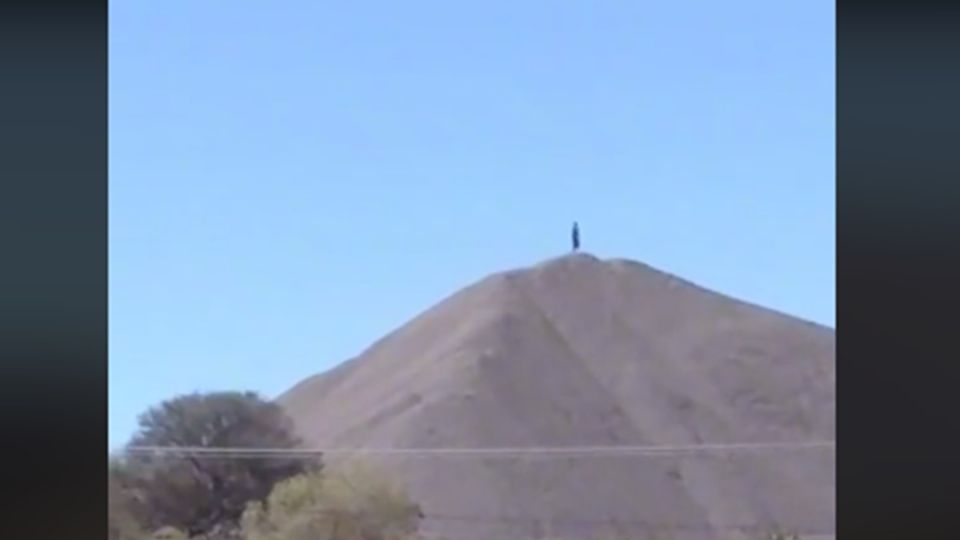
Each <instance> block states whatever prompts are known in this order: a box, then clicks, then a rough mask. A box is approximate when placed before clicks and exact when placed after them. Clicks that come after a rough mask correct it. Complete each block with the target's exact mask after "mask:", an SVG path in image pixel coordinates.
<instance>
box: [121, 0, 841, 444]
mask: <svg viewBox="0 0 960 540" xmlns="http://www.w3.org/2000/svg"><path fill="white" fill-rule="evenodd" d="M110 10H111V13H110V379H109V382H110V390H109V397H110V410H109V415H110V416H109V419H110V432H109V443H110V445H111V447H116V446H118V445H120V444H122V443H123V442H125V440H126V439H127V437H128V436H129V435H130V434H131V432H132V431H133V429H135V421H136V416H137V414H139V413H140V412H141V411H143V410H144V409H145V408H146V407H148V406H150V405H153V404H155V403H157V402H159V401H161V400H163V399H166V398H169V397H172V396H174V395H176V394H180V393H185V392H190V391H194V390H219V389H253V390H258V391H260V392H263V393H264V394H265V395H267V396H274V395H276V394H278V393H280V392H282V391H283V390H285V389H286V388H288V387H289V386H291V385H292V384H294V383H295V382H297V381H298V380H300V379H301V378H303V377H305V376H308V375H311V374H313V373H316V372H318V371H321V370H324V369H326V368H329V367H331V366H333V365H335V364H336V363H338V362H340V361H342V360H345V359H346V358H348V357H350V356H352V355H355V354H356V353H358V352H360V351H361V350H362V349H363V348H364V347H365V346H366V345H368V344H369V343H371V342H372V341H373V340H375V339H377V338H379V337H380V336H382V335H383V334H384V333H386V332H388V331H389V330H391V329H393V328H394V327H396V326H398V325H400V324H402V323H403V322H404V321H405V320H407V319H408V318H410V317H411V316H413V315H415V314H417V313H419V312H420V311H422V310H423V309H425V308H427V307H429V306H430V305H431V304H433V303H434V302H436V301H438V300H439V299H441V298H442V297H444V296H445V295H447V294H449V293H451V292H453V291H455V290H457V289H459V288H460V287H462V286H465V285H467V284H469V283H470V282H472V281H474V280H476V279H478V278H480V277H482V276H484V275H486V274H488V273H490V272H493V271H497V270H502V269H507V268H512V267H516V266H524V265H527V264H532V263H536V262H539V261H540V260H542V259H544V258H548V257H551V256H554V255H558V254H561V253H563V252H564V251H565V250H566V249H567V248H568V242H569V226H570V223H571V221H573V220H574V219H576V220H578V221H579V222H580V223H581V227H582V234H583V242H584V247H585V249H586V250H588V251H590V252H592V253H595V254H597V255H598V256H602V257H608V256H609V257H627V258H632V259H637V260H642V261H644V262H647V263H649V264H652V265H654V266H657V267H659V268H661V269H663V270H667V271H670V272H674V273H677V274H679V275H681V276H683V277H685V278H687V279H690V280H693V281H695V282H698V283H700V284H702V285H704V286H707V287H710V288H714V289H716V290H719V291H722V292H724V293H727V294H731V295H734V296H737V297H740V298H743V299H746V300H749V301H753V302H757V303H760V304H764V305H768V306H770V307H773V308H776V309H780V310H782V311H786V312H788V313H791V314H795V315H798V316H801V317H804V318H807V319H811V320H814V321H818V322H821V323H824V324H828V325H831V326H832V325H833V324H834V306H835V299H834V291H835V290H834V265H835V244H834V241H835V233H834V231H835V219H834V214H835V210H834V203H835V197H834V195H835V189H834V186H835V174H834V173H835V170H834V163H835V162H834V141H835V139H834V80H835V79H834V3H833V2H828V1H827V0H789V1H786V2H768V1H764V2H761V1H741V0H733V1H725V2H709V1H697V2H689V1H688V2H637V1H634V2H625V1H608V2H573V1H559V0H553V1H532V0H531V1H521V2H517V1H506V0H487V1H484V2H444V1H429V2H425V1H417V0H410V1H406V2H392V1H375V2H372V1H359V0H352V1H349V2H348V1H337V0H329V1H313V2H307V1H303V0H288V1H283V2H263V1H256V2H254V1H250V0H234V1H230V2H226V1H221V0H208V1H204V2H196V1H186V0H168V1H166V2H148V1H146V0H117V1H115V2H111V4H110Z"/></svg>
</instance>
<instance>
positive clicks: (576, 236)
mask: <svg viewBox="0 0 960 540" xmlns="http://www.w3.org/2000/svg"><path fill="white" fill-rule="evenodd" d="M572 237H573V238H572V240H573V250H574V251H577V250H579V249H580V226H579V225H578V224H577V222H576V221H574V222H573V234H572Z"/></svg>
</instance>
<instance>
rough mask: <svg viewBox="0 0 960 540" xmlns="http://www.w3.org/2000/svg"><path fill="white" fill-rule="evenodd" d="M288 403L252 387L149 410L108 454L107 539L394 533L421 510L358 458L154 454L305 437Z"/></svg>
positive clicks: (277, 444) (373, 537)
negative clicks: (116, 452) (122, 446)
mask: <svg viewBox="0 0 960 540" xmlns="http://www.w3.org/2000/svg"><path fill="white" fill-rule="evenodd" d="M299 442H300V441H299V440H298V439H297V438H296V437H295V436H294V435H293V428H292V423H291V422H290V420H289V418H287V416H286V415H285V414H284V412H283V411H282V409H281V408H280V407H279V406H278V405H276V404H274V403H271V402H268V401H265V400H263V399H261V398H260V397H259V396H257V395H256V394H253V393H240V392H220V393H210V394H191V395H187V396H181V397H178V398H175V399H171V400H169V401H165V402H163V403H161V404H160V405H158V406H156V407H153V408H151V409H149V410H148V411H147V412H145V413H144V414H143V415H141V417H140V420H139V431H138V432H137V434H136V435H134V436H133V437H132V438H131V440H130V441H129V443H128V444H127V452H125V454H124V455H123V457H120V458H114V459H112V460H111V462H110V467H109V474H108V497H109V512H108V523H109V540H301V539H302V540H324V539H329V540H395V539H401V538H404V539H409V538H412V537H413V535H414V534H415V533H416V531H417V528H418V526H419V522H420V519H421V518H422V514H421V512H420V508H419V506H418V505H417V504H415V503H414V502H413V501H412V500H411V499H410V498H409V496H408V495H407V494H406V493H405V492H404V490H403V489H402V488H401V487H400V486H399V485H397V484H395V483H392V482H390V481H389V480H388V479H387V476H386V475H385V474H384V473H383V472H380V471H376V470H375V469H373V468H370V467H364V466H361V465H359V464H357V463H352V464H351V463H349V462H347V463H343V464H341V465H339V466H338V467H336V468H335V469H334V470H332V471H327V470H325V468H324V467H322V466H321V464H320V462H319V461H316V462H308V461H305V460H303V459H297V458H291V457H286V458H278V457H263V458H261V457H259V456H256V457H253V458H251V457H250V456H244V457H243V459H236V457H235V456H226V457H225V456H223V455H222V454H213V455H204V454H200V453H195V454H194V455H184V454H174V455H162V454H161V455H150V454H143V453H140V452H134V451H133V450H134V449H137V448H139V449H141V450H142V449H143V448H145V447H163V448H169V447H181V448H182V447H191V448H194V447H197V448H281V449H292V448H296V447H297V446H298V445H299Z"/></svg>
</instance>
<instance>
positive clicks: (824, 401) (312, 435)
mask: <svg viewBox="0 0 960 540" xmlns="http://www.w3.org/2000/svg"><path fill="white" fill-rule="evenodd" d="M834 339H835V338H834V331H833V330H831V329H828V328H825V327H821V326H818V325H815V324H812V323H808V322H805V321H801V320H798V319H795V318H792V317H789V316H786V315H784V314H781V313H777V312H774V311H771V310H767V309H764V308H761V307H758V306H754V305H750V304H747V303H743V302H740V301H737V300H735V299H732V298H729V297H726V296H723V295H720V294H717V293H714V292H711V291H708V290H705V289H702V288H700V287H697V286H695V285H693V284H691V283H688V282H685V281H683V280H680V279H678V278H676V277H674V276H671V275H669V274H665V273H663V272H660V271H657V270H655V269H653V268H650V267H648V266H645V265H642V264H640V263H636V262H631V261H625V260H610V261H601V260H599V259H597V258H595V257H593V256H591V255H588V254H575V255H569V256H566V257H561V258H558V259H554V260H551V261H547V262H545V263H543V264H540V265H537V266H535V267H532V268H526V269H522V270H516V271H511V272H505V273H500V274H496V275H493V276H490V277H488V278H486V279H484V280H482V281H480V282H479V283H476V284H474V285H472V286H470V287H468V288H466V289H464V290H462V291H460V292H458V293H456V294H454V295H452V296H451V297H449V298H447V299H446V300H444V301H442V302H441V303H439V304H438V305H436V306H435V307H433V308H431V309H430V310H428V311H427V312H425V313H424V314H422V315H421V316H419V317H417V318H416V319H414V320H412V321H410V322H409V323H408V324H406V325H404V326H403V327H401V328H400V329H398V330H397V331H395V332H393V333H392V334H390V335H388V336H387V337H385V338H384V339H383V340H381V341H380V342H378V343H376V344H374V345H373V346H372V347H371V348H370V349H368V350H367V351H365V352H364V353H363V354H361V355H360V356H359V357H357V358H354V359H352V360H350V361H348V362H346V363H344V364H342V365H340V366H339V367H337V368H335V369H333V370H331V371H329V372H326V373H323V374H320V375H318V376H315V377H312V378H310V379H307V380H306V381H303V382H302V383H300V384H298V385H297V386H295V387H294V388H293V389H291V390H290V391H289V392H288V393H287V394H285V395H284V396H282V397H281V398H280V401H281V402H282V403H283V404H284V405H285V406H286V407H287V408H288V410H289V411H290V413H291V415H292V416H293V418H294V420H295V422H296V423H297V426H298V427H299V430H300V432H301V434H302V435H303V437H304V438H305V439H306V440H307V441H308V443H309V444H310V445H315V446H318V447H336V448H344V447H349V448H354V447H363V448H433V449H436V448H451V449H455V448H461V449H467V448H484V447H486V448H528V449H536V448H553V449H556V448H559V447H565V448H576V449H577V450H572V451H571V452H569V453H556V451H553V452H554V453H550V452H538V451H528V452H524V451H517V452H503V453H500V454H486V455H477V454H469V453H455V452H454V453H428V454H417V453H410V454H396V455H386V456H380V457H377V458H376V459H379V460H383V461H384V462H385V464H387V465H388V466H390V467H392V468H394V469H395V470H396V471H397V472H398V473H399V474H400V475H402V477H403V478H404V479H405V480H406V481H407V483H408V485H409V486H410V487H411V489H412V490H413V492H414V495H415V497H417V498H418V500H420V501H422V503H423V506H424V512H425V514H426V515H427V521H426V523H425V526H424V529H425V530H426V531H428V532H429V533H435V534H438V535H443V536H446V537H448V538H452V539H455V540H457V539H467V540H472V539H477V540H479V539H481V538H483V539H489V538H498V539H504V540H506V539H511V538H531V537H542V536H553V537H567V538H591V537H595V536H596V535H597V534H609V533H612V532H616V531H621V532H625V533H628V534H632V535H635V536H638V537H643V535H648V534H652V533H668V534H670V535H671V537H672V538H678V539H679V538H719V537H722V538H737V537H753V538H755V537H756V534H757V533H758V532H761V531H763V530H765V529H769V528H772V527H780V528H784V529H789V530H793V531H797V532H801V533H808V534H811V535H822V534H829V533H831V532H832V531H833V528H834V526H833V523H834V500H835V499H834V486H835V472H834V454H833V451H832V448H830V447H829V446H826V447H822V446H807V444H808V443H811V442H817V441H832V440H833V439H834V431H835V423H834V410H835V390H834V388H835V353H834ZM724 445H734V446H724ZM751 445H754V446H751ZM771 445H774V446H771ZM776 445H779V446H776ZM584 447H591V448H594V449H595V450H590V449H585V448H584ZM613 447H616V448H622V449H626V448H633V450H624V451H623V452H613V453H611V450H610V449H611V448H613ZM649 447H653V450H649V451H648V450H644V449H647V448H649ZM665 447H666V448H665ZM657 448H659V450H657Z"/></svg>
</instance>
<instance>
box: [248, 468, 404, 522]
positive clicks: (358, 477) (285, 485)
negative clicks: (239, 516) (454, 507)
mask: <svg viewBox="0 0 960 540" xmlns="http://www.w3.org/2000/svg"><path fill="white" fill-rule="evenodd" d="M422 517H423V514H422V513H421V511H420V507H419V505H417V504H416V503H414V502H413V501H412V500H411V499H410V497H409V495H408V494H407V493H406V492H405V490H403V489H402V488H401V487H400V486H399V485H397V484H395V483H393V482H391V481H389V480H388V478H387V476H386V475H385V474H384V473H382V472H380V471H376V470H375V469H373V468H370V467H361V466H357V465H353V466H341V467H339V468H337V469H336V470H334V471H332V472H327V473H308V474H304V475H301V476H298V477H295V478H291V479H289V480H286V481H284V482H282V483H280V484H278V485H277V487H276V488H275V489H274V490H273V492H272V493H271V494H270V496H269V497H268V498H267V500H266V502H265V503H252V504H251V505H250V506H249V507H248V509H247V511H246V513H244V516H243V521H242V523H243V533H244V537H245V538H246V540H392V539H399V538H410V537H412V536H413V534H414V533H415V532H416V531H417V528H418V527H419V524H420V520H421V519H422Z"/></svg>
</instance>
